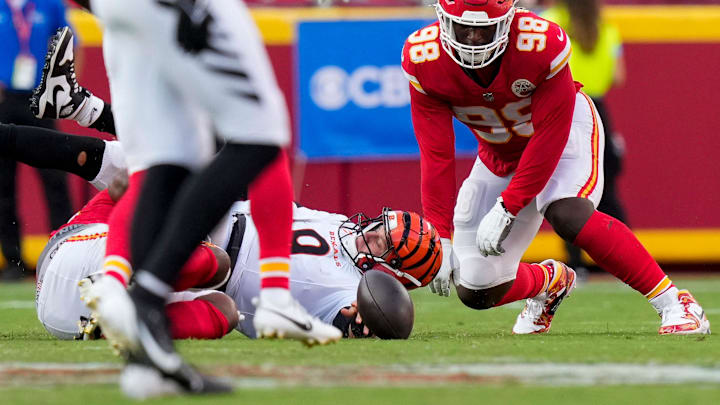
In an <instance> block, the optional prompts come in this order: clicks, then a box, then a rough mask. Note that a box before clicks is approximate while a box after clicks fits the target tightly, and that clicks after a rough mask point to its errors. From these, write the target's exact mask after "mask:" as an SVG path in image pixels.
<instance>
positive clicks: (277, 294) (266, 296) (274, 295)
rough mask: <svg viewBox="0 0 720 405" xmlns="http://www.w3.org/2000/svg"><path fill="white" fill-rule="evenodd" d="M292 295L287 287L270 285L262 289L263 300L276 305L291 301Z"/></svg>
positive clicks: (261, 296) (261, 299)
mask: <svg viewBox="0 0 720 405" xmlns="http://www.w3.org/2000/svg"><path fill="white" fill-rule="evenodd" d="M291 299H292V296H291V295H290V290H288V289H285V288H274V287H272V288H271V287H268V288H263V289H261V290H260V301H261V302H263V301H264V302H268V301H269V302H272V303H274V304H276V305H285V304H287V303H289V302H290V300H291Z"/></svg>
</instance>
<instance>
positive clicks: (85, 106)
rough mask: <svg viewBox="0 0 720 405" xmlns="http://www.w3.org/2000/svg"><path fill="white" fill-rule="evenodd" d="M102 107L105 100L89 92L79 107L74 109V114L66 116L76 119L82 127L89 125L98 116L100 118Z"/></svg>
mask: <svg viewBox="0 0 720 405" xmlns="http://www.w3.org/2000/svg"><path fill="white" fill-rule="evenodd" d="M103 108H105V102H104V101H102V100H101V99H100V98H99V97H96V96H95V95H94V94H90V97H89V98H87V99H86V100H85V102H84V103H82V105H81V106H80V108H78V109H77V111H75V114H73V115H71V116H69V117H68V118H70V119H71V120H74V121H76V122H77V123H78V124H80V125H82V126H84V127H89V126H90V125H92V124H94V123H95V121H97V119H98V118H100V114H101V113H102V110H103Z"/></svg>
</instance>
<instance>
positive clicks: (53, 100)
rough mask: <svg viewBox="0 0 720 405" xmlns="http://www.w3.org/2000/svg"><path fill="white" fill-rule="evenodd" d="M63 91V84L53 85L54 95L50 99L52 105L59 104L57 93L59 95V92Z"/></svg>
mask: <svg viewBox="0 0 720 405" xmlns="http://www.w3.org/2000/svg"><path fill="white" fill-rule="evenodd" d="M61 91H63V87H62V85H60V84H56V85H55V86H54V87H53V90H52V95H53V96H52V98H51V99H50V100H49V103H50V105H53V106H57V104H58V103H57V95H58V93H59V92H61Z"/></svg>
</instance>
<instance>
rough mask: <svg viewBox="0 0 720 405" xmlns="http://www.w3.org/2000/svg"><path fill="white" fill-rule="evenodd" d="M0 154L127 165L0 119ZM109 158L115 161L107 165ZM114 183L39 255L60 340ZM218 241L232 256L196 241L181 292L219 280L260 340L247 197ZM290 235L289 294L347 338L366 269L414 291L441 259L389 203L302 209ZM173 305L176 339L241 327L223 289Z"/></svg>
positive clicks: (111, 170) (423, 233)
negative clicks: (346, 210) (359, 210)
mask: <svg viewBox="0 0 720 405" xmlns="http://www.w3.org/2000/svg"><path fill="white" fill-rule="evenodd" d="M0 151H2V152H0V157H3V158H13V159H16V160H18V161H21V162H23V163H27V164H31V165H38V166H41V167H47V168H61V169H63V170H67V171H69V172H71V173H74V174H78V175H80V176H82V177H83V178H85V179H87V180H88V181H91V182H92V183H93V184H95V185H98V187H100V188H102V187H104V186H105V185H106V184H107V183H109V182H110V180H109V178H112V177H116V176H117V175H118V174H122V173H124V170H125V169H124V165H123V163H122V162H123V159H122V148H121V146H120V144H119V143H118V142H115V141H112V142H108V141H103V140H100V139H97V138H89V137H80V136H73V135H69V134H63V133H60V132H58V131H54V130H47V129H42V128H34V127H25V126H15V125H5V124H0ZM105 159H112V161H113V162H114V163H113V164H106V162H105ZM119 178H122V176H120V177H119ZM118 183H122V182H118V181H117V180H116V181H115V182H113V183H112V185H111V187H110V188H109V189H108V190H103V191H101V192H100V193H99V194H98V195H96V196H95V197H94V198H93V199H92V200H91V201H90V202H89V203H88V204H86V205H85V206H84V207H83V208H82V209H81V210H80V211H79V212H78V213H77V214H76V215H75V216H74V217H73V218H72V219H71V220H70V221H69V222H68V224H67V225H65V226H63V227H62V228H60V229H59V230H57V231H56V232H54V233H53V235H52V237H51V240H50V241H49V242H48V245H47V247H46V248H45V250H44V251H43V254H42V255H41V257H40V260H39V262H38V287H37V291H38V293H37V310H38V318H39V319H40V321H41V322H42V323H43V325H44V326H45V328H46V329H47V330H48V331H49V332H50V333H52V334H53V335H55V336H57V337H58V338H61V339H70V338H72V337H73V336H74V335H75V334H76V329H77V328H76V325H77V322H78V320H79V319H81V317H82V318H86V319H87V318H91V315H90V311H89V310H88V309H87V308H86V307H85V306H84V305H82V303H81V301H80V294H79V290H78V289H77V284H78V282H79V281H80V280H83V279H85V278H87V277H88V276H90V275H91V274H93V273H95V272H97V269H98V268H99V266H100V265H101V264H102V261H103V260H104V252H105V246H106V236H107V219H108V218H109V216H110V214H111V212H112V209H113V207H114V206H115V202H116V200H117V199H118V198H119V196H120V195H122V184H118ZM213 240H214V241H215V242H216V243H218V244H219V245H220V246H222V247H223V248H225V249H226V250H227V251H228V252H229V253H230V256H231V257H228V256H227V254H225V251H224V250H222V249H220V248H218V247H217V246H215V245H211V244H206V245H202V246H200V247H199V248H198V249H197V251H196V252H195V254H193V256H192V257H191V259H190V261H189V262H188V263H187V264H186V266H185V267H184V268H183V271H182V273H181V277H180V279H179V280H178V285H176V289H178V290H184V289H187V288H190V287H200V288H212V287H213V286H215V287H219V288H220V290H223V291H225V293H226V294H228V295H229V296H230V297H232V300H234V302H235V304H236V305H237V308H239V309H240V312H241V313H242V314H243V315H245V320H244V321H243V322H242V323H240V324H239V325H238V327H237V329H238V330H239V331H240V332H242V333H243V334H245V335H246V336H248V337H251V338H254V337H255V336H256V331H255V330H254V327H253V322H252V319H253V317H254V314H255V306H254V305H253V303H252V302H253V298H254V297H255V296H256V295H257V288H256V284H257V282H258V281H259V271H260V265H259V255H258V248H259V244H258V240H257V231H256V229H255V225H254V224H253V222H252V217H251V215H250V210H249V203H248V202H238V203H236V204H235V205H234V206H233V209H232V210H231V212H230V213H229V214H228V215H227V216H226V218H225V220H224V221H223V223H222V224H220V225H219V226H218V228H217V230H216V231H215V232H214V236H213ZM292 240H293V245H292V255H291V260H292V265H293V266H294V269H296V270H294V272H293V274H294V275H293V276H292V277H291V280H290V283H291V291H292V293H293V295H294V296H295V297H296V298H297V299H298V301H299V302H300V303H301V304H302V305H303V306H304V307H305V308H307V309H308V311H310V313H311V314H312V315H313V316H316V317H318V318H320V319H321V320H323V321H324V322H327V323H330V324H333V325H334V326H336V327H338V328H339V329H340V330H342V331H343V333H344V335H345V336H346V337H347V336H352V332H351V330H352V328H351V327H352V326H354V327H355V330H356V331H357V325H353V324H352V320H357V319H358V318H357V317H356V315H357V309H356V307H355V305H354V301H355V299H356V293H357V287H358V283H359V281H360V278H361V276H362V273H361V272H362V271H367V270H370V269H378V270H382V271H386V272H388V273H391V274H392V275H393V276H395V277H396V278H397V279H398V280H400V282H401V283H403V285H405V286H406V287H407V288H408V289H412V288H416V287H420V286H423V285H427V284H428V283H429V282H430V281H431V280H432V279H433V277H434V276H435V274H437V271H438V270H439V268H440V263H441V262H442V245H441V244H440V241H439V237H438V236H437V233H436V231H435V229H434V228H433V227H432V225H430V224H429V223H428V222H427V221H424V220H423V219H422V217H420V216H419V215H417V214H415V213H410V212H404V211H392V210H389V209H385V210H383V212H382V214H381V215H380V216H378V217H376V218H367V217H366V216H364V215H361V214H358V215H355V216H353V217H352V218H350V219H349V218H347V217H345V216H343V215H339V214H331V213H327V212H323V211H315V210H311V209H307V208H302V207H296V208H295V210H294V215H293V239H292ZM228 269H232V273H231V274H227V273H228ZM86 283H87V281H86ZM196 301H203V302H196ZM205 301H207V302H210V306H212V305H214V309H213V308H211V307H210V306H209V305H208V304H206V303H205ZM171 302H172V303H171V304H170V305H169V306H168V313H169V315H170V317H171V318H172V319H173V320H174V321H175V324H176V325H177V326H175V327H174V329H173V334H174V336H175V337H176V338H184V337H195V338H216V337H221V336H222V335H224V334H225V333H227V332H228V331H229V328H231V327H233V326H234V324H237V319H238V317H237V315H236V309H235V305H228V303H227V296H225V295H224V294H222V293H221V292H217V291H215V292H209V291H203V292H200V293H189V292H185V293H177V294H174V295H173V298H172V299H171ZM230 304H232V301H230ZM389 310H391V309H389ZM185 311H186V312H187V316H186V315H184V313H183V312H185ZM218 312H219V313H220V314H222V315H224V319H223V318H220V316H219V314H218ZM223 320H224V321H225V322H223ZM193 327H195V328H196V329H197V330H193V329H192V328H193ZM360 329H361V330H362V328H360ZM87 332H88V331H86V333H87ZM355 333H356V334H357V333H358V332H355ZM368 333H369V332H368V331H367V330H365V334H368Z"/></svg>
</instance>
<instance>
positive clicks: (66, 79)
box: [30, 27, 90, 119]
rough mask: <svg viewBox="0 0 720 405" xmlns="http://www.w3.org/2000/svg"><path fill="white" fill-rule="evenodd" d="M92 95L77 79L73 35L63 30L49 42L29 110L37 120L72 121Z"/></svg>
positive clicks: (67, 30) (64, 28) (68, 30)
mask: <svg viewBox="0 0 720 405" xmlns="http://www.w3.org/2000/svg"><path fill="white" fill-rule="evenodd" d="M88 98H90V92H89V91H87V90H86V89H84V88H82V87H80V86H79V85H78V82H77V78H76V77H75V54H74V53H73V33H72V31H71V30H70V27H63V28H60V29H59V30H58V31H57V32H56V33H55V35H53V37H52V38H51V40H50V45H49V46H48V51H47V54H46V55H45V66H43V70H42V78H41V80H40V84H39V85H38V87H36V88H35V90H33V94H32V96H31V97H30V111H31V112H32V113H33V115H34V116H36V117H37V118H51V119H61V118H69V119H73V118H74V117H75V116H76V115H77V112H78V111H79V110H80V108H81V107H82V105H83V104H84V103H85V101H86V100H87V99H88Z"/></svg>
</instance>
